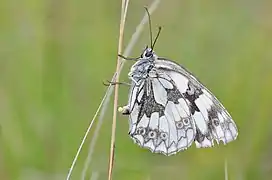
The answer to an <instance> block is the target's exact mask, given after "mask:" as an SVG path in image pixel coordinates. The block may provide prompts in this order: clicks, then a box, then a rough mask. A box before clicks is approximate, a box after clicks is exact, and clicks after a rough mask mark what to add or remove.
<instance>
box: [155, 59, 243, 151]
mask: <svg viewBox="0 0 272 180" xmlns="http://www.w3.org/2000/svg"><path fill="white" fill-rule="evenodd" d="M155 69H157V71H162V72H164V73H165V74H167V76H169V78H171V80H172V81H174V82H175V83H176V86H177V88H178V90H179V92H180V93H181V94H182V95H183V96H184V98H185V100H186V101H189V102H188V103H187V104H189V108H190V115H191V116H192V119H193V121H194V123H195V128H196V135H195V143H196V146H197V147H198V148H203V147H212V146H214V140H215V142H216V143H217V144H219V142H220V141H221V142H223V144H226V143H228V142H230V141H233V140H235V139H236V137H237V136H238V130H237V127H236V125H235V123H234V121H233V120H232V117H231V116H230V114H229V113H228V112H227V110H226V109H225V108H224V106H223V105H222V104H221V103H220V102H219V101H218V100H217V98H216V97H215V96H214V95H213V94H212V93H211V92H210V91H209V90H208V89H207V88H206V87H205V86H204V85H202V84H201V83H200V82H199V81H198V80H197V79H196V78H195V77H194V76H193V75H192V74H191V73H190V72H189V71H188V70H186V69H185V68H184V67H181V66H180V65H178V64H176V63H174V62H172V61H169V60H167V59H164V58H158V60H156V61H155Z"/></svg>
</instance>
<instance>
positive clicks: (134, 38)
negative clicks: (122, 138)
mask: <svg viewBox="0 0 272 180" xmlns="http://www.w3.org/2000/svg"><path fill="white" fill-rule="evenodd" d="M159 3H160V0H154V1H153V2H152V3H151V5H150V8H149V10H148V11H149V12H150V14H152V13H153V11H155V10H156V8H157V7H158V5H159ZM147 21H148V16H147V15H146V14H145V15H144V17H143V19H142V20H141V22H140V23H139V24H138V26H137V27H136V31H135V32H134V34H133V35H132V37H131V39H130V40H129V43H128V46H127V47H126V48H125V51H124V56H129V54H130V53H131V51H132V49H133V48H134V46H135V44H136V42H137V41H138V39H139V37H140V35H141V33H142V32H143V29H144V25H145V24H146V23H147ZM125 62H126V61H125V60H121V64H120V68H119V73H120V72H121V71H122V69H123V67H124V63H125ZM116 74H117V73H115V74H114V75H113V77H112V79H111V82H115V81H116V79H115V78H116ZM112 92H113V86H111V85H110V86H109V87H108V89H107V91H106V94H105V96H104V98H103V99H105V101H103V102H101V103H102V104H103V106H102V109H101V113H100V116H99V119H98V122H97V125H96V127H95V131H94V135H93V137H92V139H91V143H90V146H89V150H88V156H87V158H86V160H85V162H84V168H83V171H82V174H81V179H82V180H84V179H85V177H86V174H87V170H88V167H89V166H90V164H91V161H92V155H93V152H94V147H95V144H96V141H97V138H98V135H99V131H100V129H101V126H102V123H103V120H104V117H105V113H106V111H107V108H108V105H109V100H110V96H111V94H112Z"/></svg>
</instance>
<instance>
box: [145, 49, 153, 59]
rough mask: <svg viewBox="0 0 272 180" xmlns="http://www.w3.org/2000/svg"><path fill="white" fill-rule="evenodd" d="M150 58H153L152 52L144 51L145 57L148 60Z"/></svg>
mask: <svg viewBox="0 0 272 180" xmlns="http://www.w3.org/2000/svg"><path fill="white" fill-rule="evenodd" d="M152 56H153V52H152V51H146V53H145V57H147V58H150V57H152Z"/></svg>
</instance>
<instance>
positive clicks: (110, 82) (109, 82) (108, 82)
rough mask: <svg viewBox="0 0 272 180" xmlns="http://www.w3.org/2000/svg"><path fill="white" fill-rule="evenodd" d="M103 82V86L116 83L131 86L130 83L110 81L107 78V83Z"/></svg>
mask: <svg viewBox="0 0 272 180" xmlns="http://www.w3.org/2000/svg"><path fill="white" fill-rule="evenodd" d="M103 84H104V85H105V86H110V85H112V86H114V85H116V84H119V85H126V86H131V84H130V83H126V82H112V81H109V80H107V83H105V82H103Z"/></svg>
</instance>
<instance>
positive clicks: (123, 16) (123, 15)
mask: <svg viewBox="0 0 272 180" xmlns="http://www.w3.org/2000/svg"><path fill="white" fill-rule="evenodd" d="M128 3H129V0H127V1H126V0H122V8H121V20H120V32H119V42H118V54H121V53H122V46H123V37H124V27H125V21H126V13H127V9H125V8H127V7H128ZM120 63H121V58H120V57H119V56H118V58H117V65H116V72H117V73H116V81H117V82H118V81H119V68H120ZM118 90H119V85H118V84H116V85H115V92H114V102H113V118H112V131H111V132H112V133H111V146H110V157H109V170H108V180H111V179H112V170H113V161H114V146H115V131H116V117H117V108H118V107H117V106H118Z"/></svg>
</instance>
